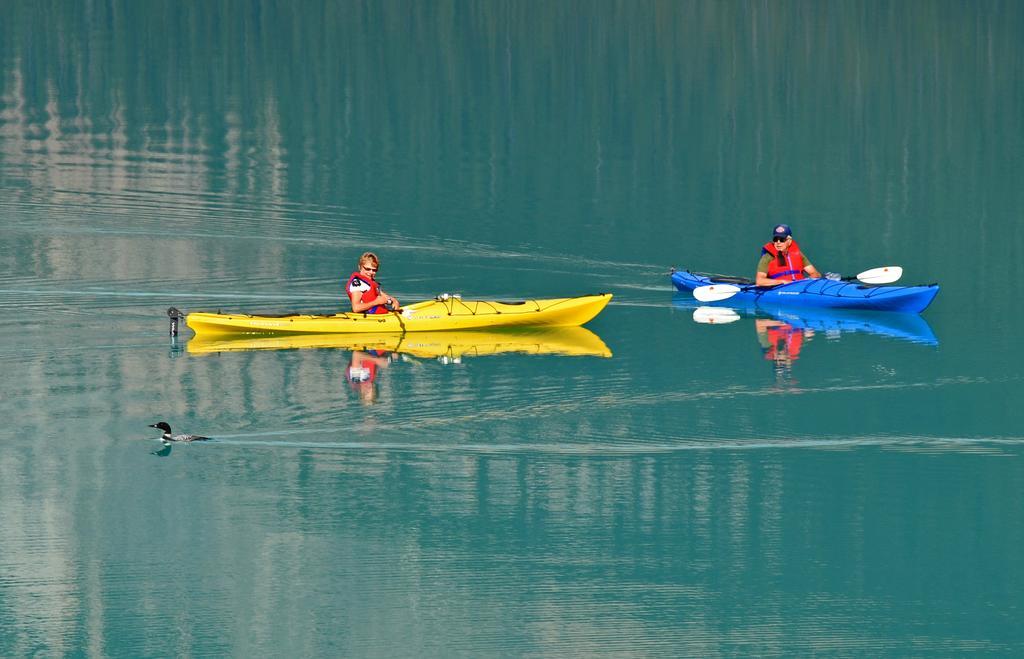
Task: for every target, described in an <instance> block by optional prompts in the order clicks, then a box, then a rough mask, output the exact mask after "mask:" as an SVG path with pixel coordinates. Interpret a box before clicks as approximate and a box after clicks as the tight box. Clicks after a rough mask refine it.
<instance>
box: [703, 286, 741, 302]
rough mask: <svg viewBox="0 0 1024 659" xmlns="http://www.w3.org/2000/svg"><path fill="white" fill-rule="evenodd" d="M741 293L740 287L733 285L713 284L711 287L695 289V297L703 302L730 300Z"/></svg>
mask: <svg viewBox="0 0 1024 659" xmlns="http://www.w3.org/2000/svg"><path fill="white" fill-rule="evenodd" d="M739 292H740V287H739V286H733V285H732V284H711V285H710V286H698V287H697V288H695V289H693V297H695V298H697V299H698V300H700V301H701V302H718V301H719V300H728V299H729V298H731V297H732V296H733V295H736V294H737V293H739Z"/></svg>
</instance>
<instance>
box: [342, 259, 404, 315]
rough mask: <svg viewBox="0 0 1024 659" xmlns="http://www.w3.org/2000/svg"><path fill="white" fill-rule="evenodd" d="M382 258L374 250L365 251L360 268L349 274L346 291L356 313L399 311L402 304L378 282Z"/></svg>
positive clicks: (360, 260)
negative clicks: (378, 271)
mask: <svg viewBox="0 0 1024 659" xmlns="http://www.w3.org/2000/svg"><path fill="white" fill-rule="evenodd" d="M379 269H380V259H378V258H377V255H376V254H374V253H373V252H364V253H363V255H362V256H360V257H359V267H358V269H357V270H356V271H355V272H353V273H352V274H351V275H349V278H348V283H347V284H345V292H346V293H348V299H349V300H350V301H351V302H352V311H354V312H356V313H366V314H370V313H388V312H389V311H399V310H401V308H402V305H401V304H400V303H399V302H398V300H396V299H395V298H393V297H392V296H390V295H388V294H387V293H385V292H384V291H383V290H382V289H381V287H380V284H378V283H377V270H379Z"/></svg>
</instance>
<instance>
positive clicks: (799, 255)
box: [756, 224, 821, 286]
mask: <svg viewBox="0 0 1024 659" xmlns="http://www.w3.org/2000/svg"><path fill="white" fill-rule="evenodd" d="M806 277H814V278H817V277H821V273H820V272H818V270H817V268H815V267H814V266H813V265H812V264H811V262H810V260H809V259H808V258H807V256H805V255H804V253H803V250H801V249H800V245H797V244H796V241H795V240H793V231H792V229H790V228H789V225H788V224H776V225H775V229H774V230H773V231H772V241H771V242H770V243H766V244H765V245H764V247H762V248H761V260H760V261H758V263H757V278H756V283H757V285H758V286H778V285H779V284H786V283H788V282H791V281H796V280H798V279H804V278H806Z"/></svg>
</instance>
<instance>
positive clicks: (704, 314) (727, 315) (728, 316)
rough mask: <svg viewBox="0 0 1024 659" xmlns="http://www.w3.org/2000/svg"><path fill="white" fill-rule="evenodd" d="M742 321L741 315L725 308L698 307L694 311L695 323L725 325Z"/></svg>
mask: <svg viewBox="0 0 1024 659" xmlns="http://www.w3.org/2000/svg"><path fill="white" fill-rule="evenodd" d="M739 319H740V315H739V314H738V313H736V312H735V311H733V310H732V309H727V308H725V307H697V308H696V309H694V310H693V320H694V322H698V323H702V324H704V325H725V324H726V323H732V322H735V321H737V320H739Z"/></svg>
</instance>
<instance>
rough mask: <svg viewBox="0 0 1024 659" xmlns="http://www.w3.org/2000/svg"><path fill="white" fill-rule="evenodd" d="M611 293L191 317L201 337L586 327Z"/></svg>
mask: <svg viewBox="0 0 1024 659" xmlns="http://www.w3.org/2000/svg"><path fill="white" fill-rule="evenodd" d="M611 299H612V295H611V293H602V294H600V295H585V296H583V297H567V298H558V299H553V300H526V301H524V302H484V301H479V300H462V299H460V298H456V297H450V298H447V299H435V300H427V301H426V302H417V303H416V304H413V305H410V306H408V307H405V308H404V309H403V310H402V311H401V312H400V313H386V314H370V315H367V314H361V313H339V314H335V315H332V316H311V315H294V316H248V315H245V314H217V313H205V312H197V313H190V314H189V315H188V317H187V318H186V319H185V322H186V323H188V326H189V327H191V328H192V331H194V332H195V333H196V335H197V336H202V335H212V334H234V335H237V334H340V333H343V334H350V333H370V332H372V333H377V332H437V331H448V330H465V329H493V328H497V327H535V326H542V325H543V326H559V327H561V326H572V325H582V324H583V323H585V322H587V321H589V320H590V319H592V318H593V317H594V316H596V315H597V314H599V313H601V310H602V309H604V307H605V305H606V304H608V301H609V300H611Z"/></svg>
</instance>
